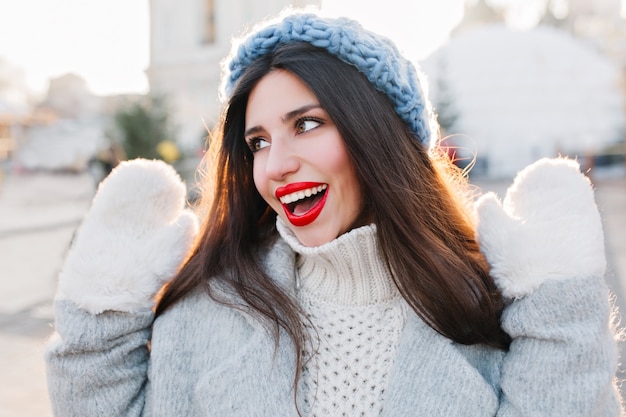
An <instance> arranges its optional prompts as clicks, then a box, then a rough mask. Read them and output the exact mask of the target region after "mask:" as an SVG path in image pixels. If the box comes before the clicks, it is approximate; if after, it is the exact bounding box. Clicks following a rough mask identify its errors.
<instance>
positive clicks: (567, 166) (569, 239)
mask: <svg viewBox="0 0 626 417" xmlns="http://www.w3.org/2000/svg"><path fill="white" fill-rule="evenodd" d="M475 208H476V211H477V218H478V228H477V232H478V236H477V237H478V241H479V244H480V247H481V251H482V252H483V254H484V255H485V257H486V258H487V261H488V262H489V264H490V265H491V274H492V276H493V277H494V279H495V280H496V283H497V284H498V286H499V287H500V289H501V291H502V292H503V294H504V295H505V296H506V297H512V298H520V297H523V296H525V295H528V294H530V293H532V292H533V291H534V290H535V289H537V288H538V287H539V286H540V285H541V284H542V283H544V282H545V281H548V280H563V279H568V278H574V277H593V276H597V277H602V276H603V275H604V272H605V268H606V260H605V254H604V235H603V231H602V222H601V219H600V214H599V212H598V208H597V206H596V203H595V201H594V196H593V189H592V187H591V183H590V181H589V179H588V178H587V177H585V176H584V175H583V174H582V173H581V172H580V168H579V165H578V163H577V162H576V161H573V160H569V159H560V158H559V159H542V160H540V161H537V162H536V163H534V164H532V165H530V166H528V167H527V168H525V169H524V170H522V171H521V172H520V173H519V174H518V175H517V177H516V178H515V181H514V182H513V185H512V186H511V187H510V188H509V189H508V190H507V193H506V196H505V198H504V201H503V202H502V203H501V202H500V201H499V200H498V198H497V197H496V196H495V194H493V193H487V194H485V195H484V196H482V197H481V198H480V199H479V200H478V201H477V203H476V207H475Z"/></svg>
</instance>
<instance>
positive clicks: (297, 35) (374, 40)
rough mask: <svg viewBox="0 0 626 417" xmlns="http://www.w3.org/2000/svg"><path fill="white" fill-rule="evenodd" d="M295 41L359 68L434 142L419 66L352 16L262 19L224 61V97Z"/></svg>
mask: <svg viewBox="0 0 626 417" xmlns="http://www.w3.org/2000/svg"><path fill="white" fill-rule="evenodd" d="M291 42H307V43H310V44H311V45H313V46H316V47H318V48H323V49H326V50H327V51H328V52H329V53H331V54H332V55H334V56H336V57H337V58H339V59H341V60H342V61H344V62H345V63H347V64H350V65H352V66H354V67H356V68H357V69H358V70H359V71H360V72H361V73H363V74H364V75H365V76H366V77H367V79H368V80H369V81H370V82H371V83H372V84H373V85H374V87H375V88H376V89H377V90H378V91H380V92H382V93H384V94H385V95H386V96H387V97H388V98H389V100H390V101H391V103H392V104H393V105H394V107H395V110H396V113H398V115H399V116H400V118H401V119H402V120H403V121H404V122H405V123H406V124H407V125H408V126H409V128H410V129H411V131H412V132H413V134H414V135H415V136H416V137H417V139H418V140H419V142H420V143H421V144H422V145H424V146H425V147H429V146H430V144H431V139H432V137H433V136H434V135H432V133H431V130H433V127H434V123H435V122H434V119H433V117H432V112H431V108H430V107H431V106H430V103H429V102H428V100H427V99H426V94H425V93H424V91H423V90H422V83H423V81H422V80H420V78H422V77H421V75H420V74H419V73H418V72H417V69H416V67H415V65H414V64H413V63H412V62H411V61H409V60H408V59H406V58H405V57H403V56H402V54H401V53H400V52H399V51H398V49H397V48H396V46H395V45H394V44H393V42H391V41H390V40H389V39H387V38H385V37H383V36H380V35H378V34H375V33H373V32H370V31H368V30H365V29H363V28H362V27H361V25H360V24H359V23H358V22H356V21H354V20H351V19H348V18H343V17H342V18H334V19H333V18H323V17H320V16H317V15H315V14H312V13H296V14H289V15H287V16H286V17H285V18H284V19H283V20H282V21H279V22H277V23H274V24H272V25H266V22H264V23H263V28H262V29H261V30H259V31H257V32H256V33H254V34H252V35H251V36H249V37H248V38H247V39H245V40H244V41H243V42H241V43H240V44H237V43H233V49H232V51H231V53H230V55H229V56H228V57H227V58H226V60H225V61H224V68H223V70H224V72H225V74H224V76H223V77H222V80H223V85H222V88H221V92H222V96H223V98H225V97H229V96H230V95H231V94H232V91H233V89H234V86H235V84H236V83H237V80H239V78H240V77H241V75H242V74H243V73H244V71H245V70H246V69H247V68H248V66H249V65H250V64H251V63H252V62H253V61H254V60H256V59H257V58H259V57H261V56H263V55H266V54H269V53H271V52H273V51H274V50H276V49H277V48H278V47H279V46H281V45H283V44H286V43H291Z"/></svg>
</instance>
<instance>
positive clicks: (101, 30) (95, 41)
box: [0, 0, 463, 95]
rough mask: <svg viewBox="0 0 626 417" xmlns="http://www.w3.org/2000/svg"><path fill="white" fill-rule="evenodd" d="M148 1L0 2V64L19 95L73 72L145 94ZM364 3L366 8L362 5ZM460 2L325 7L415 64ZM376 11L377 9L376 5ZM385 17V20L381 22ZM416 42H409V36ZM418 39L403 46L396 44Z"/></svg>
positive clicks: (335, 0)
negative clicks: (19, 85) (14, 73)
mask: <svg viewBox="0 0 626 417" xmlns="http://www.w3.org/2000/svg"><path fill="white" fill-rule="evenodd" d="M148 3H149V1H148V0H0V16H1V17H2V24H1V25H0V59H2V60H4V61H5V62H8V63H9V64H10V65H11V66H12V67H14V68H16V69H17V70H19V72H21V74H22V76H23V81H24V83H25V84H26V86H27V88H28V89H29V90H31V92H33V93H35V94H36V95H42V94H44V93H45V91H46V89H47V87H48V80H49V79H50V78H52V77H57V76H60V75H63V74H67V73H75V74H78V75H80V76H82V77H83V78H84V79H85V80H86V81H87V86H88V88H89V89H90V90H91V91H92V92H93V93H95V94H99V95H107V94H119V93H145V92H147V91H148V81H147V78H146V76H145V70H146V68H147V67H148V65H149V25H150V22H149V17H148V12H149V10H148ZM367 3H372V5H371V6H368V5H367ZM462 3H463V0H419V1H412V2H407V1H406V0H386V2H385V4H386V10H388V11H392V12H391V13H385V14H381V13H380V11H379V10H378V8H377V7H374V4H376V3H374V2H364V1H362V0H325V1H324V2H323V6H322V7H323V8H325V9H327V11H328V12H329V13H333V14H335V13H336V14H346V15H349V16H351V17H354V18H357V19H359V20H361V21H362V23H363V24H364V25H365V26H367V27H369V28H371V29H372V30H375V31H378V32H381V33H384V34H386V35H388V36H390V37H392V38H394V40H396V41H397V43H398V44H399V46H400V47H401V48H403V49H405V51H407V53H409V52H410V55H413V56H415V57H416V58H417V59H420V58H422V57H424V56H426V55H428V54H429V53H430V52H432V51H433V50H434V49H436V47H438V46H439V45H440V44H441V43H442V42H443V41H444V40H445V38H446V36H447V34H448V32H449V30H450V28H451V27H453V26H454V24H456V22H458V20H459V19H460V18H461V15H462ZM378 7H380V6H378ZM385 16H387V17H385ZM415 35H417V36H415ZM409 37H410V38H412V39H418V40H419V42H415V41H414V42H411V43H407V42H406V41H405V42H403V41H402V39H405V40H406V39H408V38H409Z"/></svg>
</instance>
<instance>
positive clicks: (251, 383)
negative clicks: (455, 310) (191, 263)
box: [46, 161, 621, 417]
mask: <svg viewBox="0 0 626 417" xmlns="http://www.w3.org/2000/svg"><path fill="white" fill-rule="evenodd" d="M147 165H149V166H147V167H146V169H148V170H150V169H156V170H157V171H159V172H160V170H161V168H160V167H159V168H156V167H153V166H152V165H151V164H147ZM136 167H137V168H139V166H136ZM573 168H575V167H574V166H573V165H572V164H571V163H569V162H565V163H564V162H561V161H552V162H550V161H543V162H541V163H539V164H538V165H536V166H535V167H534V168H531V169H530V170H529V171H526V172H525V173H523V174H522V175H521V176H520V178H518V180H516V184H515V185H514V187H513V188H512V189H511V192H510V194H509V195H510V196H511V197H510V198H508V199H507V200H506V201H505V204H504V209H503V210H505V212H506V214H507V216H504V215H501V213H500V212H495V213H494V214H493V216H488V213H489V211H488V210H487V211H485V210H486V209H485V208H493V207H500V206H499V205H498V204H497V202H494V203H490V202H488V201H490V200H488V199H486V200H483V201H482V202H481V203H480V204H479V213H480V216H481V219H480V221H481V226H480V228H481V229H480V230H481V231H482V232H484V233H485V234H484V235H481V236H480V239H481V243H482V244H483V246H485V248H487V249H486V253H489V255H488V257H489V259H490V260H491V261H497V262H498V264H497V265H495V266H494V271H496V273H498V272H497V271H507V274H508V275H506V276H507V277H509V275H510V281H511V282H510V283H509V281H507V280H506V279H499V280H498V282H499V284H500V285H503V286H504V287H503V290H504V291H507V292H508V293H510V294H514V295H516V297H517V298H516V299H514V300H511V303H510V305H508V306H507V307H506V309H505V311H504V313H503V316H502V327H503V329H504V330H505V331H506V332H507V333H508V334H509V335H510V336H511V337H512V339H513V342H512V344H511V347H510V349H509V351H506V352H505V351H500V350H496V349H492V348H487V347H484V346H481V345H474V346H462V345H458V344H456V343H453V342H452V341H450V340H449V339H447V338H445V337H443V336H441V335H440V334H439V333H437V332H435V331H434V330H433V329H431V328H430V327H428V326H427V325H426V324H424V322H423V321H421V320H420V319H419V317H418V316H417V315H416V314H409V315H408V317H407V319H406V323H405V325H404V328H403V330H402V334H401V335H400V340H399V343H398V347H397V355H396V358H395V361H394V364H393V368H392V370H391V374H390V376H389V384H388V387H387V390H386V393H385V400H384V404H383V411H382V416H386V417H395V416H397V417H400V416H408V415H419V416H440V417H444V416H445V417H449V416H465V417H471V416H476V417H487V416H497V417H521V416H531V415H532V416H553V417H554V416H556V417H558V416H563V417H572V416H587V417H590V416H598V417H599V416H602V417H609V416H611V417H616V416H619V415H620V410H621V405H620V400H619V395H618V394H617V391H616V389H615V386H614V381H613V379H614V375H615V371H616V369H617V349H616V344H615V340H614V333H613V330H612V328H611V326H610V325H609V316H610V306H609V302H608V290H607V288H606V286H605V284H604V282H603V279H602V276H601V272H602V270H601V269H600V268H597V269H595V268H587V267H586V265H582V262H580V263H579V264H578V268H582V269H572V268H571V267H570V265H569V262H572V261H575V262H578V258H579V257H581V256H584V254H579V253H578V251H579V250H580V249H579V247H578V246H575V248H576V249H575V250H574V249H571V248H570V247H569V246H570V245H571V244H572V242H571V239H572V238H573V237H572V235H569V234H568V235H567V236H564V237H563V239H567V240H561V239H552V237H551V235H552V234H557V233H560V232H561V231H562V229H567V227H566V226H564V224H562V223H560V222H559V221H554V222H549V221H544V222H543V223H541V227H538V228H535V229H533V232H532V233H531V232H520V230H526V229H524V228H523V226H515V227H513V226H511V225H514V224H516V223H515V222H521V223H522V224H525V222H530V224H536V223H533V222H539V219H544V218H545V215H544V214H537V215H528V213H544V212H547V213H550V212H554V211H556V210H560V215H561V217H564V218H566V219H569V220H568V222H566V224H567V225H568V226H569V225H570V222H574V224H573V226H576V227H580V225H581V224H586V223H587V219H586V218H585V213H587V214H589V216H590V219H589V221H591V222H594V221H595V220H596V219H597V217H596V216H597V212H596V211H594V210H595V209H593V210H592V209H591V208H590V207H589V206H586V204H588V203H589V196H590V189H589V184H588V183H586V182H583V183H579V181H578V180H577V179H578V178H579V177H580V176H581V174H580V173H575V172H574V169H573ZM565 171H566V172H565ZM147 172H148V171H146V174H147ZM119 173H120V172H119V171H118V172H117V174H119ZM153 175H155V173H151V174H150V175H140V174H138V173H137V174H136V175H130V176H129V177H130V178H132V180H133V181H138V183H133V184H131V183H130V178H129V177H126V176H125V175H124V176H123V177H122V179H124V178H125V179H126V180H128V181H126V180H124V181H121V180H120V181H117V180H116V181H109V182H107V183H106V184H104V185H103V187H102V188H101V190H100V191H99V193H98V194H99V195H98V196H97V197H96V201H94V208H93V209H92V212H90V214H89V216H88V217H87V218H86V220H85V222H92V223H93V224H94V225H98V226H102V225H106V226H107V227H109V225H110V227H113V230H115V231H117V233H110V232H105V231H103V227H83V228H81V233H80V236H78V237H77V240H76V242H75V244H74V248H73V255H71V256H69V257H68V263H69V265H70V266H71V268H70V267H68V266H67V265H66V267H65V268H64V272H63V275H62V277H61V285H62V286H63V292H62V293H63V294H66V295H67V294H69V295H71V296H64V297H59V298H58V299H57V301H56V330H57V334H56V335H55V336H54V337H53V339H52V340H51V341H50V343H49V345H48V348H47V353H46V361H47V372H48V386H49V390H50V397H51V400H52V405H53V409H54V412H55V415H56V416H77V417H78V416H80V417H83V416H93V417H99V416H103V417H104V416H107V417H115V416H120V417H121V416H126V417H139V416H151V417H155V416H163V417H166V416H167V417H170V416H191V417H205V416H220V417H222V416H246V417H248V416H296V415H297V411H296V406H295V404H294V401H293V399H294V392H293V386H292V384H293V375H294V364H295V355H294V352H293V345H292V344H291V343H290V341H289V339H288V338H287V337H286V335H285V334H281V342H280V344H279V345H278V347H275V345H274V340H273V338H272V336H271V334H269V333H268V331H267V329H266V328H265V327H264V326H263V325H262V324H260V323H259V321H258V320H256V319H255V318H253V317H250V316H249V315H248V313H246V311H245V310H243V309H237V308H232V307H228V306H224V305H221V304H218V303H216V302H214V301H213V300H211V299H210V298H209V297H208V295H207V294H206V293H205V292H204V290H202V289H198V290H197V291H196V292H194V293H193V294H190V295H189V296H187V297H186V298H185V299H184V300H182V301H181V302H179V303H178V304H176V305H175V306H173V307H172V308H171V309H170V310H168V311H167V312H166V313H165V314H164V315H162V316H160V317H159V319H158V320H156V321H155V322H154V323H153V319H154V317H153V313H152V311H151V309H150V308H149V306H150V305H151V302H152V301H151V296H152V293H153V291H154V289H155V288H158V286H159V285H160V283H161V282H162V279H163V277H164V276H166V275H168V273H169V270H173V269H175V267H176V266H177V264H178V261H179V258H180V257H181V256H180V255H181V254H182V252H184V250H183V249H180V248H178V249H175V247H178V245H185V244H187V243H188V239H189V236H190V235H189V234H187V233H182V232H181V231H180V230H181V229H179V228H178V227H173V230H176V232H172V234H171V235H170V234H169V232H162V231H164V230H165V231H169V230H171V229H170V227H172V225H178V224H179V223H180V218H181V216H182V215H183V214H184V212H183V211H182V209H181V206H180V205H179V204H178V203H176V204H175V205H174V206H170V205H169V204H168V203H165V202H164V201H161V199H160V198H157V197H156V196H161V195H162V194H161V192H155V194H150V193H148V195H151V196H152V197H149V198H147V197H146V194H145V193H143V192H142V193H141V194H140V195H139V197H140V198H138V199H137V200H138V202H136V203H133V202H131V201H129V200H134V199H133V198H130V197H128V192H127V190H129V189H132V190H133V193H132V195H133V196H134V197H137V196H138V193H140V190H153V189H155V188H156V189H158V190H161V191H163V190H165V189H167V190H169V186H160V185H158V184H162V182H163V179H164V178H161V180H159V181H156V184H155V183H154V182H152V180H153ZM165 177H167V178H170V177H169V176H168V175H166V176H165ZM541 177H543V178H541ZM118 178H120V177H118ZM553 178H566V179H568V180H567V181H564V182H565V184H570V185H571V186H568V189H569V192H570V193H575V194H576V195H573V196H569V195H568V196H566V197H567V198H568V199H569V198H570V197H571V199H570V200H569V201H570V203H569V204H565V205H562V204H561V200H559V199H556V198H552V197H550V196H546V195H545V194H544V193H547V192H548V191H553V190H554V188H553V187H555V186H556V185H555V183H553V182H552V179H553ZM112 179H113V178H112ZM143 181H147V184H152V186H148V185H144V184H143ZM557 184H559V187H560V186H561V184H562V182H561V181H557ZM574 184H578V185H579V186H574ZM583 185H584V186H583ZM170 191H171V190H170ZM536 193H538V194H537V195H538V196H539V198H538V197H537V195H536ZM118 194H119V195H120V196H122V197H123V196H127V197H126V198H121V199H120V200H118V198H117V195H118ZM176 195H178V194H176ZM542 195H543V197H541V196H542ZM522 199H523V200H522ZM114 202H117V203H114ZM159 202H160V203H159ZM579 202H582V203H583V205H584V206H585V207H583V208H580V207H578V204H579ZM489 204H492V205H491V206H489ZM511 204H514V205H515V209H512V208H510V207H511ZM535 204H541V205H544V207H534V206H533V205H535ZM138 205H150V206H152V207H146V208H144V210H147V211H148V212H147V213H144V212H142V213H141V214H140V213H138V211H137V210H140V209H139V207H137V206H138ZM549 205H550V206H549ZM548 206H549V207H548ZM155 207H158V209H156V212H155ZM166 207H167V208H166ZM594 207H595V206H594ZM522 208H523V209H522ZM507 210H508V211H507ZM581 210H582V211H581ZM122 213H124V214H125V215H126V216H128V217H125V219H126V220H122V219H121V218H119V216H121V215H122ZM165 213H167V214H165ZM522 213H523V215H522ZM572 213H573V214H572ZM511 216H513V218H511ZM522 216H523V217H522ZM100 217H102V219H100ZM182 218H187V216H182ZM522 218H523V219H525V221H523V220H520V219H522ZM104 219H106V221H105V220H104ZM150 219H151V220H150ZM491 219H493V221H494V225H493V227H490V226H489V224H488V223H489V222H490V221H491ZM508 219H510V220H508ZM528 219H531V220H528ZM135 223H137V224H135ZM579 223H580V224H579ZM553 227H554V230H553ZM105 229H106V228H105ZM191 229H193V228H191ZM511 233H518V234H519V235H513V236H517V237H518V238H519V239H524V242H525V245H521V246H520V248H519V251H521V252H520V255H519V256H518V253H517V251H515V250H514V248H513V247H510V246H508V247H507V245H511V243H510V241H509V236H508V235H509V234H511ZM533 233H537V235H536V236H533ZM100 234H102V235H101V236H99V235H100ZM527 234H528V235H527ZM103 236H108V237H109V238H112V240H109V241H107V242H105V241H104V240H103V241H102V242H100V243H99V244H94V243H93V242H92V241H91V240H92V239H95V240H97V241H100V240H101V239H102V238H103ZM145 236H157V239H156V242H158V243H159V244H158V245H155V246H154V247H153V246H150V245H148V244H146V241H144V240H143V239H142V237H145ZM164 236H167V238H166V237H164ZM181 236H183V237H181ZM577 236H578V235H575V237H577ZM531 237H533V238H534V239H532V240H530V239H531ZM588 237H592V238H594V237H597V236H596V235H595V234H593V233H591V234H589V235H588V234H585V235H584V238H588ZM168 239H171V240H168ZM595 243H596V244H599V243H600V242H598V241H597V240H596V241H595ZM592 244H593V242H592ZM499 245H501V246H503V248H501V249H498V248H496V246H499ZM529 245H536V246H539V247H538V248H532V251H531V252H530V253H537V254H538V255H536V256H538V257H537V258H535V257H530V258H529V257H528V255H526V253H527V252H526V251H529V250H530V249H529V248H528V246H529ZM137 246H138V247H137ZM148 246H150V247H151V248H152V249H153V250H157V252H158V253H155V254H150V255H149V254H148V253H145V252H144V249H145V248H146V247H148ZM505 248H506V249H505ZM560 250H562V251H563V252H562V253H565V254H566V256H564V257H563V256H561V251H560ZM586 250H587V249H585V251H586ZM137 251H138V252H137ZM172 251H174V252H172ZM544 251H549V252H550V254H551V257H552V259H551V260H550V264H552V265H554V267H553V268H548V267H547V266H546V265H548V261H549V259H547V258H544V257H539V254H542V253H543V252H544ZM599 251H600V248H599V247H596V248H595V249H594V250H593V251H591V252H592V253H596V252H599ZM172 253H173V254H174V255H173V256H168V255H170V254H172ZM78 254H81V258H83V259H81V261H80V262H79V263H77V261H76V257H77V256H78ZM496 254H497V255H496ZM164 256H165V257H167V258H168V259H169V261H168V262H165V264H164V263H163V260H162V259H160V257H164ZM261 256H262V258H261V259H262V262H263V267H264V269H265V271H266V272H267V274H268V275H269V276H270V277H271V278H272V279H273V280H275V282H276V283H277V284H278V285H279V286H281V288H283V290H284V291H285V292H286V293H287V294H289V295H291V296H293V297H295V277H294V271H295V267H296V257H295V254H294V252H293V250H292V249H291V248H290V247H289V245H288V244H287V243H286V242H285V241H284V240H283V239H282V238H278V239H277V240H276V242H275V243H273V244H272V245H271V246H270V247H268V248H265V249H264V251H262V254H261ZM372 256H376V254H375V253H373V254H372ZM520 256H521V258H520ZM542 256H543V255H542ZM571 257H574V258H573V259H572V258H571ZM592 259H595V257H593V258H592ZM89 260H91V263H90V262H88V261H89ZM522 260H523V262H530V261H537V262H539V266H538V267H537V269H531V268H528V267H524V268H522V266H520V265H521V264H523V262H522ZM75 265H80V267H77V266H75ZM83 265H84V266H83ZM155 265H158V268H156V267H155ZM596 266H597V265H596ZM561 268H563V269H564V270H565V271H566V274H567V276H568V278H567V279H564V278H565V275H564V274H554V273H553V272H554V270H556V269H559V270H560V269H561ZM166 269H167V270H168V273H164V272H163V271H164V270H166ZM112 271H115V273H112ZM509 271H512V272H511V273H510V272H509ZM517 271H522V272H523V273H521V274H516V272H517ZM546 271H548V272H552V274H546ZM534 273H538V274H541V276H542V278H543V279H536V278H535V277H534V276H530V274H534ZM71 274H74V275H71ZM514 275H515V276H514ZM502 276H504V275H502ZM546 276H549V278H546ZM552 278H556V279H552ZM111 279H113V280H114V282H112V283H111V282H109V280H111ZM507 279H508V278H507ZM529 279H530V280H531V282H532V284H531V285H528V286H527V287H528V288H526V289H525V290H523V291H520V290H519V289H518V287H519V285H520V283H523V282H525V281H526V280H529ZM518 280H519V281H518ZM86 283H89V285H86ZM506 285H513V287H512V288H513V290H510V289H509V288H508V287H506ZM118 286H121V287H122V288H123V291H121V294H122V295H121V296H120V291H119V290H117V287H118ZM215 290H216V291H217V292H220V291H219V288H215ZM522 293H523V294H525V295H524V296H521V294H522ZM221 296H222V297H225V298H227V297H233V295H232V294H226V293H224V294H221ZM99 297H100V298H101V299H102V300H103V301H97V299H98V298H99ZM231 299H232V298H231ZM120 300H123V302H120ZM232 301H234V302H237V301H238V300H237V299H232ZM102 309H105V311H102V312H101V313H100V314H93V313H95V312H99V311H101V310H102ZM149 341H150V349H148V344H149ZM302 398H303V395H302V393H298V399H299V401H301V399H302ZM300 406H302V403H300Z"/></svg>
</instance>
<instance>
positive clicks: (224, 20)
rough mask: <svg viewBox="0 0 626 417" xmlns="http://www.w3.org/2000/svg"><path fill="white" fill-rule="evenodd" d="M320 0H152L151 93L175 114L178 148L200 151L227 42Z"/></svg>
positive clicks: (214, 110)
mask: <svg viewBox="0 0 626 417" xmlns="http://www.w3.org/2000/svg"><path fill="white" fill-rule="evenodd" d="M320 4H321V0H299V1H298V0H296V1H293V0H292V1H289V0H263V1H259V0H177V1H175V0H151V1H150V31H151V33H150V66H149V68H148V70H147V75H148V80H149V83H150V91H151V93H153V94H157V95H164V96H165V97H166V98H167V100H168V103H169V104H170V106H171V108H172V111H173V112H174V114H175V117H174V120H175V122H176V124H177V128H178V139H179V142H180V145H181V146H182V147H183V148H184V149H186V150H187V151H189V150H194V149H200V148H201V147H202V146H203V141H204V138H205V137H206V135H207V131H206V128H205V125H206V127H208V128H212V127H213V126H214V124H215V122H216V121H217V118H218V113H219V109H220V103H219V101H218V85H219V78H220V72H221V69H220V61H221V60H222V59H223V58H224V57H225V56H226V55H227V54H228V52H229V50H230V45H231V39H232V38H233V37H234V36H238V35H240V34H241V33H242V31H244V29H246V28H247V27H248V26H249V25H251V24H254V23H256V22H258V21H259V20H261V19H263V18H265V17H268V16H272V15H275V14H277V13H278V12H280V11H281V10H282V9H284V8H285V7H286V6H289V5H291V6H293V7H303V6H307V5H317V6H319V5H320Z"/></svg>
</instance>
